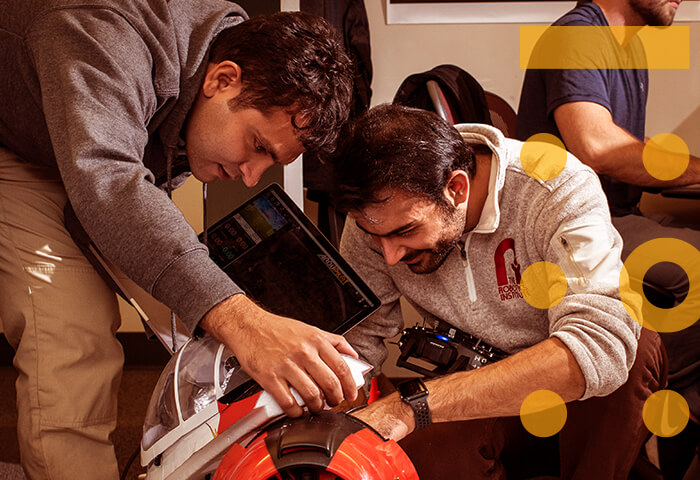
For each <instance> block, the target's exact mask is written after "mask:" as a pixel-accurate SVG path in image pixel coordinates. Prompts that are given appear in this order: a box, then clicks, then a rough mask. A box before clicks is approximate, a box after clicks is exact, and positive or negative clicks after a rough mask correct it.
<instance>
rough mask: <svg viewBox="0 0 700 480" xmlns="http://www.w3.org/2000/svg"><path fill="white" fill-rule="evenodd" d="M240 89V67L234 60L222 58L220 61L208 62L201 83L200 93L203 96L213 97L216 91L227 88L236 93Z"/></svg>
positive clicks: (226, 89)
mask: <svg viewBox="0 0 700 480" xmlns="http://www.w3.org/2000/svg"><path fill="white" fill-rule="evenodd" d="M240 89H241V67H240V66H239V65H238V64H237V63H236V62H232V61H230V60H224V61H223V62H220V63H209V65H208V66H207V74H206V76H205V77H204V83H203V84H202V93H203V94H204V96H205V97H213V96H214V95H215V94H216V93H218V92H227V91H229V90H231V91H232V92H233V93H235V94H236V95H237V94H238V92H240ZM229 93H231V92H229ZM234 96H235V95H234Z"/></svg>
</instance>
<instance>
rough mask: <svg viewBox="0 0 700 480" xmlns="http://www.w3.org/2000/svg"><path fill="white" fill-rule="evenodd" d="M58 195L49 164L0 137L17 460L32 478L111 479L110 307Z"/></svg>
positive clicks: (113, 382) (115, 381) (3, 278)
mask: <svg viewBox="0 0 700 480" xmlns="http://www.w3.org/2000/svg"><path fill="white" fill-rule="evenodd" d="M65 203H66V192H65V190H64V188H63V184H62V183H61V181H60V178H59V177H58V175H57V174H53V173H51V172H47V171H45V170H44V169H39V168H36V167H33V166H31V165H28V164H26V163H21V162H20V159H19V158H17V157H16V156H15V155H14V154H12V153H11V152H9V151H8V150H6V149H4V148H2V147H0V322H2V327H3V331H4V333H5V335H6V337H7V340H8V341H9V342H10V344H11V345H12V346H13V348H14V349H15V351H16V353H15V357H14V366H15V368H16V369H17V371H18V373H19V376H18V379H17V410H18V414H19V418H18V424H17V432H18V438H19V444H20V453H21V457H22V466H23V467H24V470H25V472H26V473H27V475H28V477H29V478H31V479H44V478H51V479H64V478H65V479H77V478H85V479H116V478H118V469H117V462H116V457H115V454H114V447H113V446H112V444H111V440H110V436H111V434H112V432H113V431H114V428H115V427H116V421H117V393H118V389H119V382H120V380H121V370H122V366H123V361H124V354H123V351H122V348H121V345H120V344H119V342H118V341H117V340H116V338H115V332H116V329H117V328H118V327H119V323H120V317H119V310H118V307H117V302H116V297H115V295H114V294H113V293H112V292H111V291H110V289H109V288H108V287H107V285H106V284H105V282H104V281H103V280H102V279H101V278H100V277H99V276H98V274H97V273H96V272H95V271H94V270H93V268H92V267H91V266H90V264H89V263H88V261H87V260H86V259H85V257H84V256H83V255H82V254H81V253H80V250H79V249H78V247H77V246H76V245H75V244H74V242H73V241H72V239H71V238H70V236H69V234H68V233H67V231H66V229H65V228H64V226H63V207H64V205H65Z"/></svg>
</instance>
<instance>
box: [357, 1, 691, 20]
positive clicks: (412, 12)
mask: <svg viewBox="0 0 700 480" xmlns="http://www.w3.org/2000/svg"><path fill="white" fill-rule="evenodd" d="M370 1H371V0H370ZM384 1H385V6H386V23H387V24H388V25H396V24H440V23H520V24H524V23H543V24H548V23H552V22H553V21H554V20H556V19H557V18H559V17H560V16H561V15H563V14H564V13H566V12H568V11H569V10H571V9H572V8H574V6H575V5H576V2H574V1H557V0H554V1H516V2H479V1H462V2H451V3H447V2H431V1H429V0H428V1H424V2H422V3H396V2H395V0H394V1H392V0H384ZM675 21H676V22H695V21H700V1H698V0H685V1H684V2H682V3H681V5H680V7H679V9H678V13H677V14H676V18H675Z"/></svg>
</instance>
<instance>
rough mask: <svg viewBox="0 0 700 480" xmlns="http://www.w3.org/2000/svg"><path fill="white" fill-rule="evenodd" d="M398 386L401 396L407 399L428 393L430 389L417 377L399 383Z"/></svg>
mask: <svg viewBox="0 0 700 480" xmlns="http://www.w3.org/2000/svg"><path fill="white" fill-rule="evenodd" d="M398 388H399V393H400V394H401V398H403V399H405V400H411V399H413V398H416V397H420V396H422V395H425V394H427V393H428V389H427V388H426V387H425V385H424V384H423V382H422V381H421V380H420V379H417V378H415V379H413V380H409V381H407V382H403V383H401V384H399V387H398Z"/></svg>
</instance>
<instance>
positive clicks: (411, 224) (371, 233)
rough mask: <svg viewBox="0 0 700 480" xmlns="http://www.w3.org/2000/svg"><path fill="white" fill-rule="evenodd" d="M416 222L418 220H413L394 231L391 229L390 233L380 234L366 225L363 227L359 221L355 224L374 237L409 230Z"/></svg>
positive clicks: (389, 235) (388, 235) (387, 235)
mask: <svg viewBox="0 0 700 480" xmlns="http://www.w3.org/2000/svg"><path fill="white" fill-rule="evenodd" d="M415 224H416V221H415V220H413V221H411V222H409V223H407V224H406V225H402V226H400V227H398V228H395V229H393V230H392V231H390V232H388V233H383V234H379V233H373V232H370V231H369V230H367V229H366V228H365V227H363V226H362V225H360V224H359V223H357V222H355V225H357V228H359V229H360V230H362V231H363V232H365V233H366V234H367V235H372V236H373V237H391V236H392V235H396V234H397V233H401V232H404V231H406V230H408V229H409V228H411V227H413V226H414V225H415Z"/></svg>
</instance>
